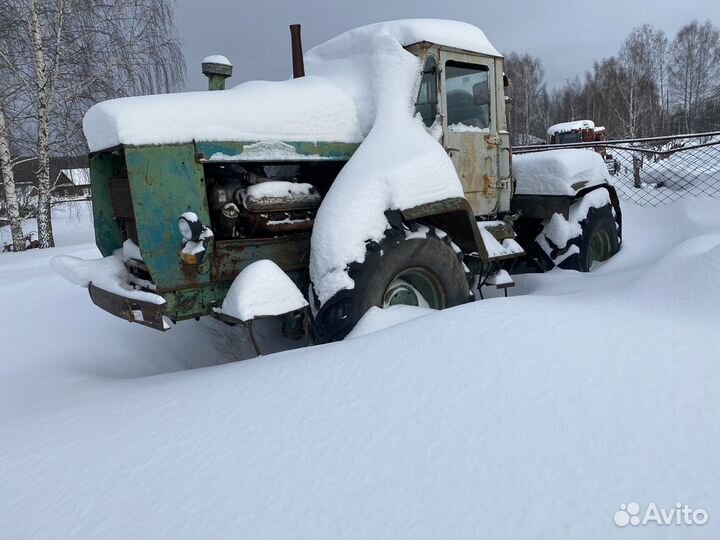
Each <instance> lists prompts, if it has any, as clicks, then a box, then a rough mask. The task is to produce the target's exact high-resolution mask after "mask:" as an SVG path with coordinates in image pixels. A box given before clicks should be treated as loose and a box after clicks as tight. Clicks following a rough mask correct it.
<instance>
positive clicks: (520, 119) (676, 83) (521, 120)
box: [505, 21, 720, 144]
mask: <svg viewBox="0 0 720 540" xmlns="http://www.w3.org/2000/svg"><path fill="white" fill-rule="evenodd" d="M505 72H506V73H507V75H508V77H510V79H511V81H512V85H511V87H510V88H509V89H508V95H509V96H510V97H511V98H512V103H511V105H510V106H509V108H508V120H509V124H510V131H511V133H512V134H513V139H514V144H533V143H535V142H539V140H540V139H543V140H545V139H547V136H546V131H547V128H548V127H549V126H550V125H552V124H555V123H557V122H565V121H570V120H582V119H590V120H593V121H594V122H595V124H596V125H603V126H605V127H606V129H607V134H608V138H613V139H620V138H623V139H625V138H636V137H653V136H660V135H672V134H679V133H697V132H704V131H716V130H720V31H719V30H718V28H717V27H715V26H714V25H713V24H712V23H711V22H710V21H706V22H704V23H699V22H697V21H693V22H691V23H690V24H687V25H685V26H683V27H682V28H681V29H680V30H679V31H678V33H677V34H676V35H675V37H674V38H673V39H672V40H671V39H669V38H668V37H667V36H666V34H665V33H664V32H663V31H662V30H658V29H656V28H653V27H652V26H650V25H647V24H646V25H643V26H640V27H637V28H634V29H633V31H632V32H631V33H630V35H629V36H628V37H627V38H626V39H625V40H624V41H623V42H622V44H621V46H620V49H619V51H618V53H617V54H616V55H615V56H611V57H610V58H604V59H602V60H599V61H596V62H595V63H594V64H593V66H592V69H591V70H589V71H587V72H586V73H585V75H584V77H582V78H580V77H575V78H574V79H572V80H569V81H566V83H565V85H564V86H562V87H560V88H555V89H552V90H550V91H548V89H547V87H546V84H545V82H544V75H545V70H544V67H543V64H542V60H541V59H540V58H537V57H535V56H531V55H529V54H518V53H515V52H512V53H510V54H508V55H506V57H505Z"/></svg>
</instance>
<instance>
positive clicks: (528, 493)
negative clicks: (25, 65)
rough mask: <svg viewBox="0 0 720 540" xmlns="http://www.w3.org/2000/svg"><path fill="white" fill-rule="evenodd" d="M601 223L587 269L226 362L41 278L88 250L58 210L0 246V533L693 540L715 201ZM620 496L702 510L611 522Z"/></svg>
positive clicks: (711, 429)
mask: <svg viewBox="0 0 720 540" xmlns="http://www.w3.org/2000/svg"><path fill="white" fill-rule="evenodd" d="M77 214H78V213H77V212H75V215H77ZM83 215H85V216H86V217H85V218H83V217H82V216H83ZM625 216H626V219H625V244H624V247H623V250H622V252H621V253H620V254H619V255H618V256H616V257H615V258H614V259H612V260H611V261H609V262H608V263H606V264H605V265H603V266H602V267H600V268H599V269H598V270H597V271H596V272H594V273H592V274H578V273H574V272H568V271H562V270H555V271H552V272H550V273H548V274H544V275H526V276H520V277H517V278H516V281H517V282H518V286H517V287H516V288H515V289H514V290H512V291H511V292H512V297H511V298H507V299H506V298H493V299H489V300H484V301H478V302H475V303H473V304H469V305H465V306H461V307H458V308H454V309H449V310H446V311H443V312H430V313H427V312H417V311H414V310H412V309H410V310H408V309H405V310H402V311H403V312H402V313H401V312H399V311H397V310H393V311H389V312H382V311H374V312H372V313H371V314H370V316H369V317H367V318H366V319H365V320H363V321H362V325H363V327H362V328H359V329H358V331H357V332H356V333H355V335H354V336H353V337H352V339H347V340H346V341H344V342H342V343H336V344H331V345H325V346H317V347H312V348H307V349H301V350H293V351H286V352H281V353H278V354H272V355H268V356H264V357H261V358H257V359H252V360H247V361H243V362H235V363H226V361H227V359H228V355H223V354H221V352H220V351H221V350H222V349H223V347H224V348H225V349H227V348H228V347H239V348H241V349H242V348H246V347H247V344H246V343H243V342H242V340H241V339H240V338H238V339H237V340H235V341H233V339H234V338H232V337H228V334H227V333H220V331H219V330H218V328H219V327H218V326H217V325H216V324H215V323H214V322H201V323H195V322H186V323H181V324H180V325H178V326H177V327H175V328H174V329H173V330H171V331H170V332H167V333H165V334H160V333H157V332H155V331H152V330H149V329H146V328H143V327H140V326H137V325H130V324H127V323H124V322H123V321H121V320H119V319H116V318H113V317H111V316H110V315H107V314H105V313H103V312H102V311H100V310H99V309H97V308H95V307H94V306H93V305H92V304H91V302H90V299H89V297H88V295H87V292H86V291H85V290H83V289H81V288H78V287H73V286H72V285H70V284H68V283H67V282H65V281H64V280H63V279H62V278H61V277H59V276H57V275H55V274H54V273H53V272H52V270H51V269H50V266H49V259H50V258H51V257H52V256H53V255H56V254H60V253H65V254H71V255H77V256H80V257H91V256H97V251H96V249H95V247H94V246H93V244H92V243H91V242H92V232H91V229H90V226H89V224H88V219H87V214H82V213H80V217H79V218H77V219H71V217H72V215H71V213H70V212H68V211H67V209H62V208H61V209H59V210H58V212H57V215H56V218H57V219H56V229H57V241H58V244H59V245H60V247H58V248H55V249H53V250H45V251H39V250H32V251H28V252H26V253H19V254H14V253H11V254H2V255H0V360H1V361H0V538H28V537H37V538H52V539H56V538H63V539H66V538H132V539H151V538H152V539H157V538H172V539H191V538H192V539H195V538H204V539H209V538H308V539H322V538H438V539H447V538H494V539H500V538H548V539H562V538H588V537H591V538H613V537H617V538H621V537H622V538H648V537H652V538H683V539H684V538H717V537H718V536H720V490H718V486H719V485H720V391H719V388H720V362H719V359H720V337H719V336H718V322H720V316H719V315H718V305H720V281H719V280H718V279H717V277H718V275H720V200H708V199H692V200H685V201H679V202H676V203H673V204H672V205H669V206H665V207H658V208H638V207H634V206H631V205H630V204H629V203H627V204H625ZM30 226H31V224H30ZM0 234H2V235H5V234H7V232H6V231H0ZM1 239H2V238H0V240H1ZM416 315H420V316H418V317H417V318H414V319H413V320H411V321H407V322H402V321H404V320H406V319H409V318H412V317H414V316H416ZM392 323H399V324H397V325H396V326H393V327H390V328H386V329H383V327H384V326H387V325H389V324H392ZM236 337H237V336H236ZM266 337H267V336H266ZM222 340H225V342H224V345H223V346H219V345H218V343H219V341H222ZM266 345H267V346H268V348H270V347H271V346H273V344H271V343H266ZM275 345H277V344H275ZM243 350H244V349H243ZM632 502H637V503H639V505H640V509H641V517H642V513H643V512H644V510H645V508H647V507H648V505H649V504H650V503H654V504H656V505H657V507H658V508H660V509H665V510H666V511H671V510H673V509H675V505H676V503H681V504H682V505H685V504H686V505H688V506H689V507H691V508H693V509H703V510H705V511H706V512H707V514H708V515H709V520H708V521H707V523H706V524H704V525H676V524H675V525H657V524H655V523H648V524H647V525H638V526H633V525H627V526H626V527H625V528H621V527H618V526H617V525H615V523H614V522H613V516H614V515H615V513H616V512H617V511H619V510H620V505H621V504H629V503H632ZM630 508H633V507H632V506H631V507H630ZM633 509H634V508H633ZM623 515H625V514H623ZM673 523H674V521H673Z"/></svg>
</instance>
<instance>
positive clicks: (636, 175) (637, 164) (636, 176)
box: [632, 155, 642, 188]
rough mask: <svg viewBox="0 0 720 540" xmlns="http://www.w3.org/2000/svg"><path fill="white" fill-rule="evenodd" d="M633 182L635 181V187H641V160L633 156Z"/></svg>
mask: <svg viewBox="0 0 720 540" xmlns="http://www.w3.org/2000/svg"><path fill="white" fill-rule="evenodd" d="M632 159H633V180H634V181H635V187H636V188H641V187H642V180H640V168H641V166H642V158H639V157H637V156H636V155H633V158H632Z"/></svg>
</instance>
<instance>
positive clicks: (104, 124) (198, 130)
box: [83, 76, 363, 152]
mask: <svg viewBox="0 0 720 540" xmlns="http://www.w3.org/2000/svg"><path fill="white" fill-rule="evenodd" d="M83 130H84V131H85V137H86V138H87V141H88V146H89V147H90V151H91V152H94V151H97V150H102V149H104V148H110V147H113V146H116V145H118V144H129V145H143V144H173V143H183V142H190V141H193V140H195V141H258V140H263V141H297V142H300V141H303V142H315V141H333V142H359V141H361V140H362V136H363V134H362V133H361V131H360V128H359V124H358V118H357V112H356V110H355V104H354V103H353V101H352V99H351V97H350V96H349V95H348V94H347V93H346V92H343V91H341V90H340V89H338V88H337V87H336V86H335V85H334V84H332V83H331V82H329V81H328V80H327V79H323V78H320V77H313V76H307V77H302V78H299V79H290V80H287V81H276V82H272V81H251V82H247V83H243V84H240V85H238V86H235V87H234V88H231V89H230V90H224V91H214V92H210V91H205V92H186V93H178V94H162V95H154V96H139V97H131V98H120V99H113V100H110V101H104V102H102V103H98V104H97V105H94V106H93V107H92V108H90V110H89V111H88V112H87V113H86V114H85V118H83Z"/></svg>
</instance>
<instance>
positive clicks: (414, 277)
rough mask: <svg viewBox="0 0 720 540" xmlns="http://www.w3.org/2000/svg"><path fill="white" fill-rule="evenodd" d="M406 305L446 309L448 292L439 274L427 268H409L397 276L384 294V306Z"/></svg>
mask: <svg viewBox="0 0 720 540" xmlns="http://www.w3.org/2000/svg"><path fill="white" fill-rule="evenodd" d="M397 305H405V306H418V307H428V308H432V309H444V308H445V307H447V294H446V293H445V290H444V289H443V287H442V285H441V284H440V280H439V279H438V278H437V276H436V275H435V274H434V273H432V272H431V271H429V270H428V269H426V268H419V267H414V268H408V269H406V270H403V271H402V272H400V273H399V274H398V275H397V276H395V277H394V278H393V279H392V280H391V281H390V283H389V284H388V286H387V287H386V288H385V293H384V294H383V307H384V308H387V307H390V306H397Z"/></svg>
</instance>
